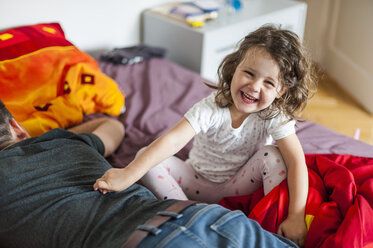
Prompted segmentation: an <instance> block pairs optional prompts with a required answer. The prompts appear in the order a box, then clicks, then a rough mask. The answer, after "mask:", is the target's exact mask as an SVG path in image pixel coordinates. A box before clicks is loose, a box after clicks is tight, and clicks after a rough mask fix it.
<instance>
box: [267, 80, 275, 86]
mask: <svg viewBox="0 0 373 248" xmlns="http://www.w3.org/2000/svg"><path fill="white" fill-rule="evenodd" d="M265 83H266V84H268V85H270V86H272V87H275V84H274V83H273V82H271V81H265Z"/></svg>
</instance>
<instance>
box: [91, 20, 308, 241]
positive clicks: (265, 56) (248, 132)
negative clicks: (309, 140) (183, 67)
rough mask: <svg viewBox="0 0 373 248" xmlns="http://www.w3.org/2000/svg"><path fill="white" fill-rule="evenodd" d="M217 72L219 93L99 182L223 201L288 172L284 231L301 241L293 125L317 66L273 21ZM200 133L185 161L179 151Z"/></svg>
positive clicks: (298, 154) (300, 169)
mask: <svg viewBox="0 0 373 248" xmlns="http://www.w3.org/2000/svg"><path fill="white" fill-rule="evenodd" d="M218 72H219V84H218V87H217V91H216V92H213V93H212V94H211V95H209V96H208V97H206V98H205V99H203V100H201V101H200V102H198V103H196V104H195V105H194V106H193V107H192V108H191V109H190V110H189V111H188V112H187V113H186V114H185V115H184V117H183V118H182V119H181V120H180V121H179V122H178V123H177V124H176V125H175V126H174V127H173V128H172V129H170V130H169V131H168V132H166V133H165V134H164V135H162V136H161V137H159V138H158V139H157V140H155V141H154V142H153V143H151V144H150V145H149V146H148V147H146V148H145V149H142V150H141V152H139V153H138V155H137V157H136V158H135V159H134V160H133V161H132V162H131V163H130V164H129V165H128V166H127V167H125V168H122V169H116V168H113V169H110V170H109V171H107V172H106V173H105V174H104V175H103V176H102V178H100V179H98V180H97V181H96V183H95V185H94V188H95V190H97V189H99V190H100V191H101V192H102V193H106V192H110V191H121V190H124V189H126V188H128V187H129V186H131V185H132V184H133V183H135V182H136V181H138V180H139V179H141V182H142V184H144V185H145V186H146V187H148V188H149V189H150V190H152V191H153V193H154V194H155V195H156V196H157V197H158V198H161V199H167V198H174V199H180V200H186V199H192V200H200V201H204V202H209V203H217V202H219V200H220V199H221V198H222V197H225V196H234V195H247V194H251V193H253V192H254V191H255V190H257V189H258V188H259V187H261V186H263V187H264V193H265V194H267V193H269V192H270V191H271V189H272V188H273V187H275V186H277V185H278V184H279V183H280V182H281V181H282V180H283V179H285V178H286V176H287V179H288V187H289V197H290V202H289V210H288V217H287V219H286V220H285V221H284V222H283V223H281V225H280V226H279V230H278V234H280V235H283V236H285V237H287V238H289V239H291V240H293V241H294V242H296V243H298V244H299V245H301V246H302V245H303V243H304V240H305V235H306V233H307V229H306V224H305V221H304V213H305V212H304V211H305V205H306V200H307V194H308V174H307V167H306V164H305V158H304V153H303V150H302V147H301V145H300V143H299V140H298V138H297V136H296V134H295V127H294V126H295V120H296V119H297V118H296V114H297V113H298V112H299V111H300V110H302V109H303V108H304V107H305V105H306V101H307V99H308V96H309V94H310V92H311V89H312V88H313V86H315V85H314V84H315V83H314V80H313V70H312V65H311V63H310V61H309V60H308V58H307V57H306V55H305V52H304V50H303V48H302V46H301V44H300V41H299V39H298V37H297V36H296V34H294V33H293V32H291V31H288V30H282V29H279V28H276V27H274V26H271V25H266V26H263V27H261V28H259V29H258V30H256V31H254V32H252V33H250V34H249V35H248V36H246V37H245V38H244V39H243V40H242V41H241V43H240V46H239V49H238V50H237V51H235V52H233V53H232V54H230V55H228V56H227V57H225V59H224V60H223V61H222V63H221V64H220V66H219V70H218ZM193 137H194V143H193V148H192V149H191V151H190V153H189V158H188V159H187V160H186V161H182V160H180V159H178V158H176V157H174V156H172V155H174V154H175V153H177V152H178V151H179V150H180V149H181V148H183V147H184V146H185V145H186V144H187V143H188V142H189V141H190V140H191V139H192V138H193ZM273 139H274V140H275V141H276V145H277V146H274V145H272V141H273ZM144 175H145V176H144Z"/></svg>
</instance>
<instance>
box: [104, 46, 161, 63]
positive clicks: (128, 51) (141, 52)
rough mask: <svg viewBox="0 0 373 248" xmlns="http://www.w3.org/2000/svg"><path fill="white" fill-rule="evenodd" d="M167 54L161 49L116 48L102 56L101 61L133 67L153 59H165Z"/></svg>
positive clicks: (143, 47) (146, 47) (147, 47)
mask: <svg viewBox="0 0 373 248" xmlns="http://www.w3.org/2000/svg"><path fill="white" fill-rule="evenodd" d="M165 53H166V49H164V48H161V47H151V46H146V45H138V46H132V47H123V48H114V49H113V50H111V51H108V52H106V53H103V54H102V55H101V56H100V60H102V61H106V62H110V63H114V64H116V65H117V64H123V65H127V64H128V65H132V64H136V63H140V62H142V61H144V60H147V59H150V58H153V57H158V58H163V57H164V55H165Z"/></svg>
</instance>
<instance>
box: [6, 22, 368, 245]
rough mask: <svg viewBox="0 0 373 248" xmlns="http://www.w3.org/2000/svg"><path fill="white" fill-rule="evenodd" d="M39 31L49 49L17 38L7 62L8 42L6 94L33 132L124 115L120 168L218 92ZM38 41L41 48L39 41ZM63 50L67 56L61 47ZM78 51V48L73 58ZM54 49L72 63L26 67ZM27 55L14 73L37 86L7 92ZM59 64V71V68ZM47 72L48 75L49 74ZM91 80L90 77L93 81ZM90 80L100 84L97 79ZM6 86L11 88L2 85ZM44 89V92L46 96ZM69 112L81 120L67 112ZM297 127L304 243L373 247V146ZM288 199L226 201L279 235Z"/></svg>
mask: <svg viewBox="0 0 373 248" xmlns="http://www.w3.org/2000/svg"><path fill="white" fill-rule="evenodd" d="M40 25H41V26H35V25H33V26H31V29H32V32H35V30H36V31H37V32H39V31H40V30H41V31H40V32H44V33H45V31H47V33H46V34H47V35H49V36H48V37H46V36H45V37H44V40H43V42H41V43H43V44H44V46H42V47H36V48H34V50H27V51H26V50H24V52H23V53H19V49H20V47H22V44H24V43H22V42H25V41H24V40H21V41H20V42H18V43H17V42H16V44H17V46H18V47H16V48H18V49H15V50H12V51H18V54H16V55H14V53H12V54H10V53H9V54H10V55H12V56H13V57H12V58H6V56H5V55H7V56H10V55H9V54H5V55H4V53H2V51H5V50H6V51H9V47H13V48H14V44H15V43H9V42H8V45H7V46H5V45H4V43H0V54H1V56H2V58H1V60H0V69H1V70H2V72H1V74H0V75H1V76H0V98H1V99H3V100H4V102H5V103H8V104H10V105H11V106H12V110H13V111H14V113H16V114H15V116H16V117H18V115H19V116H20V118H24V119H22V121H21V124H26V125H25V126H26V127H27V128H28V129H29V130H31V131H32V134H33V135H38V134H40V133H43V132H46V131H48V130H49V129H52V128H54V127H61V128H66V127H69V126H72V125H75V124H78V123H79V122H81V121H86V120H89V119H92V118H97V117H99V116H102V115H111V116H113V118H118V120H120V121H121V122H122V123H123V124H124V125H125V127H126V136H125V138H124V140H123V142H122V144H121V145H120V147H119V148H118V149H117V151H116V152H115V153H114V154H113V155H112V156H110V157H109V158H108V160H109V162H110V163H111V164H112V166H114V167H124V166H126V165H127V164H128V163H129V162H130V161H131V160H132V159H133V158H134V156H135V154H136V152H137V151H138V150H139V149H140V148H142V147H144V146H146V145H148V144H149V143H150V142H151V141H153V140H154V139H156V138H157V137H159V136H160V135H161V134H162V133H164V132H165V131H166V130H168V129H169V128H170V127H172V126H173V125H174V124H175V123H176V122H177V121H178V120H179V119H180V118H181V117H182V116H183V114H184V113H185V112H186V110H187V109H189V108H190V107H191V106H192V105H193V104H194V103H196V102H197V101H199V100H200V99H202V98H203V97H205V96H207V95H208V94H209V93H210V92H211V89H210V88H208V87H207V86H205V85H204V84H203V83H202V81H207V80H205V79H203V78H201V76H200V75H198V74H197V73H195V72H192V71H190V70H188V69H186V68H183V67H181V66H179V65H177V64H175V63H173V62H171V61H168V60H166V59H163V58H158V57H153V58H149V59H147V60H145V61H143V62H140V63H135V64H132V65H121V64H113V63H110V62H106V61H98V62H97V61H95V60H94V59H92V58H91V57H90V56H89V55H87V54H85V53H84V52H82V51H80V50H79V49H77V48H76V47H74V46H73V45H72V44H71V43H69V42H68V43H66V40H65V37H64V34H63V30H62V29H61V28H60V26H59V25H58V24H56V23H54V24H40ZM27 28H29V27H26V29H25V27H22V28H21V29H15V30H14V29H11V30H10V31H9V30H7V31H4V32H2V33H0V37H2V40H4V39H5V38H7V37H10V36H9V35H13V36H16V35H17V34H19V33H21V34H25V32H26V31H27ZM38 30H39V31H38ZM53 30H55V31H53ZM56 32H57V35H59V36H58V37H56ZM26 33H27V32H26ZM6 34H8V36H6ZM51 36H53V37H52V41H53V42H54V43H53V42H52V43H48V42H51ZM27 37H28V39H31V38H30V37H29V36H27ZM34 38H35V37H34ZM34 38H33V39H34ZM38 39H40V37H39V36H38ZM8 40H11V39H8ZM57 41H58V42H57ZM27 42H30V41H29V40H28V41H27ZM36 43H40V40H39V41H37V42H36ZM22 48H23V47H22ZM56 48H58V49H57V51H59V54H58V53H56V52H55V51H54V50H55V49H56ZM68 48H70V49H68ZM72 50H73V51H74V52H73V53H72V54H71V51H72ZM66 51H70V52H69V53H66ZM51 52H53V56H51V57H48V59H49V60H48V61H49V64H52V65H53V64H55V63H56V62H54V63H51V61H52V58H53V61H60V60H61V58H62V57H63V58H64V62H63V64H59V65H60V66H59V67H55V66H49V67H48V68H43V70H36V69H35V68H34V69H33V70H29V69H27V68H24V67H25V66H26V67H27V66H31V65H32V63H33V62H35V61H34V60H33V58H32V57H33V56H36V57H38V56H39V55H40V54H45V53H47V54H48V53H51ZM66 56H68V57H69V58H70V57H71V56H72V57H73V59H69V60H68V61H67V62H66ZM25 58H27V59H29V60H30V61H28V62H27V63H24V64H22V67H21V68H19V67H18V68H16V67H12V68H13V69H12V70H14V71H12V75H14V74H16V73H19V70H22V72H23V73H29V75H30V73H31V76H29V77H28V80H29V81H30V82H32V83H33V82H38V83H39V84H36V85H34V86H33V87H31V86H30V87H28V88H27V87H26V88H27V89H25V90H23V91H22V90H21V91H17V94H15V93H14V89H17V88H13V90H12V91H9V90H8V89H9V87H10V86H9V84H10V83H9V82H11V83H12V87H19V85H18V86H17V85H16V83H17V80H19V81H20V82H21V81H22V80H24V78H23V79H22V78H15V77H14V76H13V77H9V74H7V70H5V69H7V68H9V66H8V65H7V64H6V63H14V64H20V62H22V60H24V59H25ZM38 59H40V58H38ZM42 61H43V60H40V61H39V62H42ZM39 67H40V66H39ZM4 68H5V69H4ZM56 68H59V69H58V71H56V70H57V69H56ZM39 69H40V68H39ZM47 69H48V70H49V71H48V73H49V74H48V75H49V77H46V76H45V72H46V71H47ZM17 70H18V71H17ZM33 73H34V74H33ZM37 74H40V75H38V76H42V77H43V78H44V79H45V81H44V82H43V84H40V79H38V78H37V77H36V76H35V75H37ZM52 74H53V75H58V77H53V78H55V81H53V82H52V83H51V82H50V81H51V80H49V78H51V77H50V75H52ZM87 75H88V76H91V77H88V78H86V76H87ZM68 76H70V77H68ZM67 79H68V80H67ZM92 79H94V82H95V84H92V83H89V82H92ZM6 80H8V81H6ZM79 80H80V81H85V80H88V83H87V84H85V86H89V87H90V88H89V89H87V88H84V89H81V88H80V86H79V87H78V86H77V87H75V88H76V89H75V88H74V87H73V86H71V85H72V83H70V82H75V81H79ZM5 81H6V82H8V83H7V84H6V83H4V82H5ZM66 82H67V84H68V86H66ZM207 82H208V81H207ZM13 84H14V85H13ZM43 87H44V88H43ZM45 87H47V88H45ZM41 88H43V90H40V89H41ZM18 89H19V88H18ZM61 89H62V90H61ZM63 89H64V90H65V91H64V90H63ZM68 90H70V93H69V94H72V93H71V92H75V93H74V95H73V96H71V95H70V96H67V95H68V94H67V93H66V92H68ZM30 92H32V94H35V95H32V96H33V98H30V97H28V98H25V95H26V96H29V95H30ZM46 92H48V94H46ZM22 94H25V95H22ZM47 95H48V97H49V98H47ZM41 96H43V97H41ZM25 99H26V100H27V101H26V100H25ZM30 99H33V100H30ZM124 99H125V104H124ZM42 100H43V101H42ZM48 104H49V105H48ZM124 105H125V112H124V113H123V111H124V108H123V107H124ZM30 106H31V107H30ZM46 106H47V107H46ZM87 106H89V108H88V107H87ZM37 107H39V108H37ZM56 107H58V108H56ZM26 110H27V111H31V112H32V113H31V114H28V117H30V116H31V117H32V118H31V119H32V122H30V119H28V118H26V117H27V116H26V117H25V115H24V112H23V111H26ZM70 110H71V111H73V113H76V115H70V114H68V113H69V111H70ZM16 119H17V118H16ZM22 122H23V123H22ZM297 126H298V127H297V134H298V137H299V139H300V141H301V144H302V146H303V149H304V151H305V153H306V160H307V166H308V170H309V179H310V190H309V192H310V193H309V197H308V202H307V209H306V222H307V225H308V228H309V232H308V236H307V239H306V244H305V246H306V247H368V246H369V245H372V243H373V220H372V217H371V216H373V209H372V208H373V146H371V145H368V144H366V143H363V142H361V141H359V140H355V139H353V138H349V137H347V136H344V135H342V134H338V133H336V132H333V131H331V130H329V129H327V128H325V127H323V126H321V125H318V124H316V123H313V122H310V121H305V122H300V123H298V125H297ZM190 147H191V143H189V144H188V145H187V146H186V147H185V148H184V149H182V150H181V151H180V152H179V153H178V154H177V156H179V157H180V158H182V159H185V158H186V157H187V155H188V151H189V149H190ZM287 201H288V194H287V185H286V180H285V181H283V182H282V183H281V184H280V185H279V186H277V187H276V188H275V189H274V190H272V191H271V192H270V193H269V194H268V195H266V196H264V195H263V191H262V189H259V190H258V191H256V192H255V193H253V194H251V195H248V196H232V197H226V198H224V199H222V200H221V202H220V204H221V205H223V206H225V207H227V208H230V209H239V210H242V211H243V212H244V213H245V214H247V216H248V217H249V218H253V219H255V220H257V221H258V222H259V223H260V224H261V225H262V227H263V228H265V229H267V230H269V231H272V232H275V231H276V229H277V226H278V224H279V223H281V221H282V220H284V218H285V217H286V214H287V212H286V211H287V204H288V203H287Z"/></svg>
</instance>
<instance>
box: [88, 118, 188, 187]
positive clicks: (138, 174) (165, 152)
mask: <svg viewBox="0 0 373 248" xmlns="http://www.w3.org/2000/svg"><path fill="white" fill-rule="evenodd" d="M194 135H195V131H194V129H193V127H192V126H191V125H190V124H189V122H188V121H187V120H186V119H185V118H182V119H181V120H180V121H179V122H178V123H177V124H176V125H175V126H174V127H173V128H171V129H170V130H169V131H167V132H166V133H165V134H163V135H162V136H161V137H159V138H158V139H156V140H155V141H153V142H152V143H151V144H150V145H149V146H148V147H147V148H146V149H145V150H144V151H143V152H142V153H141V154H139V156H137V157H136V158H135V159H134V160H133V161H132V162H131V163H130V164H128V166H126V167H125V168H122V169H117V168H113V169H110V170H108V171H107V172H105V174H104V175H103V176H102V177H101V178H99V179H97V180H96V183H95V184H94V185H93V188H94V189H95V190H100V191H101V192H102V193H103V194H105V193H107V192H111V191H122V190H125V189H126V188H128V187H130V186H131V185H132V184H134V183H135V182H137V181H138V180H139V179H140V178H142V177H143V176H144V175H145V174H146V173H147V172H148V171H149V170H150V169H152V168H153V167H154V166H156V165H157V164H159V163H160V162H162V161H163V160H165V159H166V158H168V157H170V156H172V155H174V154H175V153H177V152H178V151H180V150H181V149H182V148H183V147H184V146H185V145H186V144H187V143H188V142H189V141H190V140H191V139H192V138H193V137H194Z"/></svg>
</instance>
